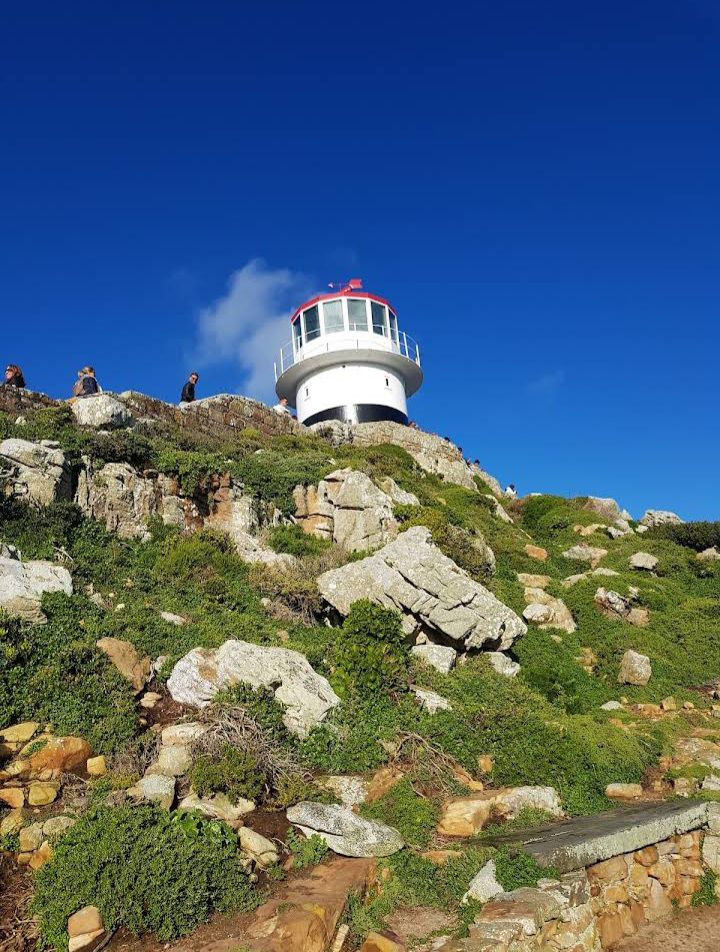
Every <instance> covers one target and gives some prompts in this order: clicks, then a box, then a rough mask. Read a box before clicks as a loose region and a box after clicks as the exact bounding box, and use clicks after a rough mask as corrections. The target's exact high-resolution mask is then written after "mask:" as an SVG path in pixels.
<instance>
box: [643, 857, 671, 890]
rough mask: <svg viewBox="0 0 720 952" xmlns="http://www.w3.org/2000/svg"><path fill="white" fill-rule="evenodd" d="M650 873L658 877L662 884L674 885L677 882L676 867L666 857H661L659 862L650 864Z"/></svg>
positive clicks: (654, 877)
mask: <svg viewBox="0 0 720 952" xmlns="http://www.w3.org/2000/svg"><path fill="white" fill-rule="evenodd" d="M648 873H649V874H650V876H652V877H653V879H657V880H658V882H659V883H660V884H661V885H662V886H672V885H673V883H674V882H675V867H674V866H673V864H672V862H671V861H670V860H669V859H666V858H665V857H660V859H658V861H657V863H654V864H653V865H652V866H649V867H648Z"/></svg>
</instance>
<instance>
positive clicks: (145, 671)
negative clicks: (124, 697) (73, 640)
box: [96, 638, 152, 693]
mask: <svg viewBox="0 0 720 952" xmlns="http://www.w3.org/2000/svg"><path fill="white" fill-rule="evenodd" d="M96 645H97V647H98V648H99V649H100V651H102V652H103V654H105V655H107V657H108V658H109V660H110V662H111V663H112V664H113V665H115V667H116V668H117V670H118V671H119V672H120V674H121V675H122V676H123V677H124V678H125V680H126V681H129V682H130V684H131V685H132V687H133V690H134V691H135V692H136V693H138V692H140V691H142V689H143V688H144V687H145V683H146V682H147V681H148V680H149V679H150V674H151V672H152V661H151V660H150V658H143V657H141V656H140V655H139V654H138V651H137V649H136V648H135V646H134V645H131V644H130V642H129V641H122V640H121V639H120V638H100V639H99V641H97V642H96Z"/></svg>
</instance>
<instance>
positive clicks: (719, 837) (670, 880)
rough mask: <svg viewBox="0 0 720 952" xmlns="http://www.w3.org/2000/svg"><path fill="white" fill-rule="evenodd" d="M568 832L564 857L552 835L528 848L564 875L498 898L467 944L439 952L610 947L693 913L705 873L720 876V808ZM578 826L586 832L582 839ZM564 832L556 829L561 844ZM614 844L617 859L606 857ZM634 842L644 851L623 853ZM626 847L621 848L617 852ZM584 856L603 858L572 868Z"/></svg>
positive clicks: (648, 812) (654, 814)
mask: <svg viewBox="0 0 720 952" xmlns="http://www.w3.org/2000/svg"><path fill="white" fill-rule="evenodd" d="M623 822H624V823H625V824H626V825H625V827H624V828H623ZM562 826H563V825H560V827H556V828H555V829H561V830H562ZM564 826H566V827H567V830H568V831H569V835H568V836H567V837H565V840H566V845H565V846H561V847H560V852H557V847H556V845H555V844H554V843H553V839H555V838H556V836H555V835H554V834H553V833H550V834H549V835H548V837H547V839H546V842H543V840H542V837H539V838H538V839H537V840H536V842H535V844H534V845H531V844H530V843H528V844H526V846H525V848H526V849H527V850H528V852H535V853H536V854H537V857H538V858H541V859H544V860H545V861H547V862H549V860H550V858H551V856H552V850H556V857H557V861H558V862H559V863H560V868H561V869H566V870H567V871H566V872H564V873H562V875H561V877H560V880H557V879H554V880H553V879H543V880H540V882H539V883H538V888H537V889H530V888H522V889H516V890H513V891H512V892H509V893H499V894H496V895H494V896H493V898H492V899H491V900H490V901H489V902H486V903H485V905H484V906H483V908H482V910H481V912H480V914H479V915H478V917H477V919H476V920H475V922H474V923H473V925H472V926H471V927H470V932H469V936H468V938H467V939H461V940H450V941H449V942H448V943H447V944H446V945H444V946H442V947H441V948H442V952H490V950H493V952H560V950H563V949H565V950H567V949H569V950H572V952H600V950H611V949H613V948H614V947H615V946H616V945H617V944H618V943H619V942H620V941H621V940H622V939H624V938H626V937H627V936H631V935H634V934H635V933H636V932H638V931H639V930H640V929H641V928H642V927H643V926H644V925H646V924H647V923H650V922H655V921H656V920H658V919H663V918H665V917H667V916H670V915H672V913H673V910H674V908H684V907H687V906H690V905H691V904H692V900H693V896H694V895H695V894H696V893H697V892H698V891H699V890H700V888H701V879H702V877H703V875H704V874H705V873H706V871H708V870H712V871H713V872H714V873H716V874H717V873H720V804H703V803H695V804H692V803H689V804H688V805H687V806H686V807H685V808H683V806H682V805H673V804H657V805H653V804H646V805H645V806H644V807H639V808H638V809H637V810H635V811H634V812H633V811H632V810H628V811H620V810H618V811H614V812H613V814H604V815H602V818H600V819H599V820H598V819H597V818H587V817H586V818H578V819H577V820H572V821H568V822H567V823H566V824H565V825H564ZM673 826H674V827H675V828H677V829H679V831H680V832H677V833H674V834H673V835H671V836H666V837H665V838H663V839H661V840H658V841H657V842H654V843H651V842H647V838H648V836H649V835H651V833H650V831H651V830H653V829H666V830H667V829H668V828H669V829H672V828H673ZM691 826H694V827H696V828H695V829H689V828H688V827H691ZM584 828H590V832H589V833H583V832H582V831H583V829H584ZM564 835H565V831H562V832H561V839H562V838H563V837H564ZM613 843H614V844H615V850H616V852H615V855H610V856H608V853H609V852H610V849H611V844H613ZM638 843H644V845H642V846H641V847H640V848H639V849H630V850H627V846H628V845H630V844H634V845H637V844H638ZM623 845H625V847H626V851H621V850H622V847H623ZM588 850H590V851H591V852H592V851H597V852H599V853H600V855H601V856H605V857H606V858H604V859H601V860H600V861H599V862H592V863H589V864H586V865H583V866H580V867H579V868H577V869H570V868H569V867H571V866H572V865H573V856H574V857H576V858H577V857H580V856H582V855H583V853H585V854H587V852H588ZM541 865H546V862H541ZM716 894H717V888H716ZM718 898H720V896H719V897H718Z"/></svg>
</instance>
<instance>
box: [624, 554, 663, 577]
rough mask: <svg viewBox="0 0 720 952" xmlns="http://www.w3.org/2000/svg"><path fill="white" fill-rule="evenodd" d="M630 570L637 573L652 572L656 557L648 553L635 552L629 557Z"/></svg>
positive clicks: (656, 561)
mask: <svg viewBox="0 0 720 952" xmlns="http://www.w3.org/2000/svg"><path fill="white" fill-rule="evenodd" d="M629 564H630V568H631V569H635V570H636V571H638V572H654V571H655V569H656V568H657V564H658V560H657V558H656V556H654V555H651V554H650V553H649V552H636V553H635V554H634V555H631V556H630V560H629Z"/></svg>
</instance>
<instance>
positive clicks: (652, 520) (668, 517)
mask: <svg viewBox="0 0 720 952" xmlns="http://www.w3.org/2000/svg"><path fill="white" fill-rule="evenodd" d="M684 521H685V520H684V519H681V518H680V516H678V515H677V514H676V513H674V512H669V511H668V510H667V509H648V511H647V512H646V513H645V515H644V516H643V517H642V519H641V520H640V525H641V526H647V527H648V528H650V529H652V528H653V526H664V525H667V524H668V523H673V524H675V525H679V524H680V523H682V522H684Z"/></svg>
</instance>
